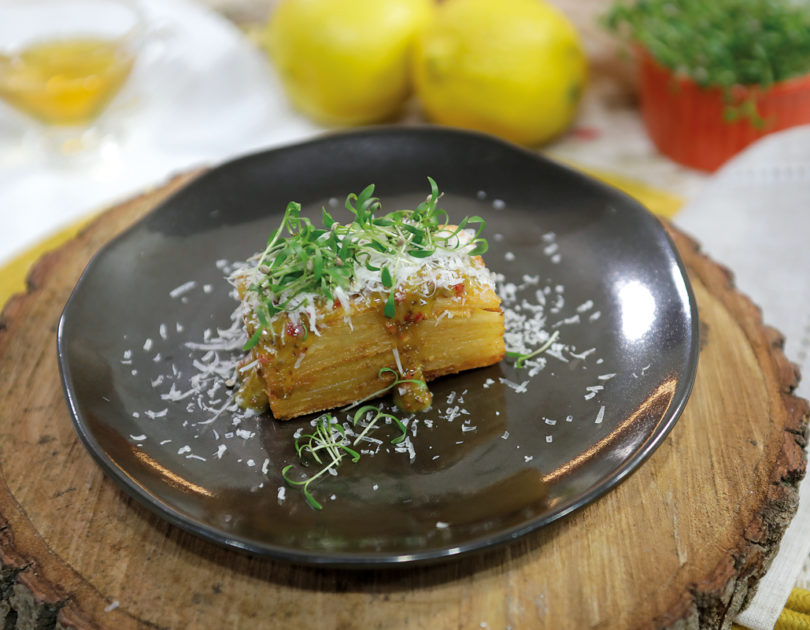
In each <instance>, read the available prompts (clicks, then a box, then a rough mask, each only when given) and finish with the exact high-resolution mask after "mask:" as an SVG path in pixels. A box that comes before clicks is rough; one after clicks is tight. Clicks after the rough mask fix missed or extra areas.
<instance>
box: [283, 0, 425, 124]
mask: <svg viewBox="0 0 810 630" xmlns="http://www.w3.org/2000/svg"><path fill="white" fill-rule="evenodd" d="M431 9H432V2H431V0H281V2H280V3H279V4H278V6H277V7H276V9H275V10H274V12H273V13H272V15H271V16H270V21H269V23H268V40H267V44H268V48H269V51H270V55H271V57H272V59H273V60H274V62H275V64H276V67H277V68H278V70H279V74H280V75H281V79H282V82H283V84H284V86H285V88H286V90H287V92H288V94H289V96H290V98H291V100H292V101H293V103H294V104H295V105H296V106H297V107H298V108H299V109H301V110H302V111H303V112H304V113H306V114H308V115H309V116H311V117H312V118H314V119H316V120H318V121H320V122H323V123H326V124H338V125H353V124H362V123H370V122H377V121H380V120H384V119H386V118H390V117H392V116H394V115H395V114H396V113H397V112H398V111H399V109H400V107H401V106H402V104H403V103H404V102H405V100H406V99H407V98H408V96H409V94H410V92H411V81H410V57H411V47H412V45H413V39H414V37H415V33H416V30H417V29H418V28H419V27H420V26H421V25H422V24H423V23H424V22H425V21H426V20H427V18H428V16H429V14H430V11H431Z"/></svg>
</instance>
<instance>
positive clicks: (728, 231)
mask: <svg viewBox="0 0 810 630" xmlns="http://www.w3.org/2000/svg"><path fill="white" fill-rule="evenodd" d="M675 222H676V224H677V225H679V226H680V227H682V228H683V229H684V230H686V231H687V232H689V233H690V234H692V235H693V236H695V237H696V238H697V239H698V240H699V241H700V242H701V243H702V244H703V247H704V250H705V251H706V252H707V253H708V254H709V255H710V256H711V257H712V258H714V259H715V260H718V261H719V262H721V263H723V264H725V265H727V266H729V267H730V268H731V269H732V270H733V271H734V274H735V277H736V284H737V287H738V288H739V289H740V290H741V291H742V292H743V293H746V294H747V295H748V296H750V297H751V298H752V299H753V300H754V302H755V303H757V304H758V305H759V306H760V307H761V308H762V309H763V313H762V314H763V319H764V320H765V323H766V324H769V325H771V326H774V327H775V328H777V329H778V330H780V331H781V332H782V333H783V334H784V335H785V337H786V342H785V354H786V356H787V357H788V359H790V360H791V361H793V362H795V363H797V364H798V365H799V367H800V369H801V370H802V374H803V375H804V379H803V380H802V381H801V383H800V384H799V388H798V390H797V392H796V393H797V394H798V395H799V396H802V397H804V398H810V126H808V127H797V128H795V129H791V130H788V131H784V132H781V133H779V134H774V135H771V136H766V137H765V138H763V139H762V140H760V141H759V142H757V143H755V144H754V145H752V146H751V147H749V148H748V149H747V150H746V151H744V152H743V153H741V154H740V155H738V156H737V157H735V158H734V159H733V160H732V161H730V162H729V163H728V164H727V165H725V166H724V167H723V168H722V169H721V170H720V171H719V172H718V174H717V175H716V176H715V177H714V178H712V179H711V180H709V182H708V183H707V184H706V186H705V188H704V189H703V190H702V191H701V192H700V193H699V194H698V196H697V197H696V198H695V199H694V201H692V202H690V203H689V204H688V206H687V207H685V208H684V209H683V210H682V211H681V212H680V213H679V214H678V215H677V216H676V218H675ZM808 552H810V484H808V482H807V480H805V481H803V482H802V483H801V486H800V501H799V511H798V513H797V514H796V516H795V518H794V519H793V521H792V522H791V524H790V527H789V528H788V530H787V533H786V534H785V536H784V538H783V540H782V543H781V545H780V548H779V553H778V555H777V556H776V559H775V560H774V561H773V564H772V565H771V567H770V569H769V570H768V572H767V574H766V575H765V577H764V578H763V579H762V580H761V581H760V583H759V586H758V588H757V593H756V595H755V597H754V599H753V601H752V602H751V603H750V604H749V605H748V607H747V608H746V610H744V611H743V612H742V614H741V615H739V617H738V618H737V620H736V621H737V623H739V624H740V625H744V626H746V627H748V628H752V629H754V630H771V628H773V626H774V623H775V622H776V619H777V617H778V616H779V613H780V612H781V611H782V609H783V607H784V605H785V602H786V601H787V598H788V595H789V594H790V591H791V588H792V587H793V586H794V585H795V584H796V582H797V578H801V579H800V584H802V583H805V584H806V583H807V581H808V576H807V575H802V564H803V562H804V560H805V559H806V558H807V557H808ZM802 580H803V581H804V582H802Z"/></svg>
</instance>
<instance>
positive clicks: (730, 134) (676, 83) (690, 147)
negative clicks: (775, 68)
mask: <svg viewBox="0 0 810 630" xmlns="http://www.w3.org/2000/svg"><path fill="white" fill-rule="evenodd" d="M639 61H640V63H639V72H640V77H639V78H640V90H641V115H642V118H643V120H644V125H645V127H646V128H647V132H648V133H649V135H650V138H652V141H653V142H654V143H655V146H656V147H658V150H659V151H661V153H663V154H664V155H667V156H669V157H670V158H672V159H673V160H675V161H676V162H679V163H681V164H685V165H686V166H690V167H692V168H697V169H701V170H704V171H715V170H717V168H719V167H720V166H721V165H722V164H723V163H724V162H726V161H727V160H728V159H729V158H731V157H732V156H733V155H735V154H736V153H738V152H739V151H741V150H742V149H744V148H745V147H746V146H748V145H749V144H751V143H752V142H754V141H755V140H757V139H758V138H761V137H762V136H764V135H766V134H768V133H772V132H774V131H780V130H782V129H787V128H788V127H795V126H796V125H803V124H810V74H808V75H804V76H801V77H797V78H795V79H789V80H786V81H782V82H780V83H776V84H774V85H772V86H771V87H770V88H768V89H762V88H759V87H757V86H751V87H748V86H738V87H737V88H735V89H734V90H732V94H731V97H732V100H733V103H734V104H736V105H739V104H740V103H744V102H746V101H747V100H748V99H750V98H753V99H754V102H755V103H756V106H757V112H758V113H759V116H760V118H761V121H762V124H761V125H760V126H757V125H755V124H754V122H753V121H752V120H751V118H750V117H747V116H741V117H739V118H738V119H737V120H735V121H733V122H729V121H727V120H726V118H725V112H726V109H727V108H728V103H727V100H726V96H725V93H724V92H723V90H722V89H720V88H703V87H700V86H698V85H697V84H696V83H695V82H694V81H692V80H691V79H688V78H681V77H676V76H674V75H673V74H672V72H671V71H670V70H669V69H667V68H664V67H663V66H661V65H660V64H658V63H657V62H656V61H655V60H653V59H652V57H651V56H650V55H649V54H647V53H646V52H645V51H642V52H641V53H640V55H639Z"/></svg>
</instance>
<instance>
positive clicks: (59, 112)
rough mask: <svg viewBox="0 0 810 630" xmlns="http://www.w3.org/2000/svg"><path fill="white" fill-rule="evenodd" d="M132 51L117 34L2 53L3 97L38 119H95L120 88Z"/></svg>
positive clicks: (71, 122)
mask: <svg viewBox="0 0 810 630" xmlns="http://www.w3.org/2000/svg"><path fill="white" fill-rule="evenodd" d="M133 61H134V57H133V56H132V55H131V54H129V53H128V52H127V51H126V50H122V49H121V47H120V45H119V43H118V42H116V41H114V40H105V39H102V38H98V37H74V38H66V39H55V40H51V41H44V42H41V43H38V44H33V45H31V46H28V47H27V48H25V49H24V50H22V51H21V52H19V53H18V54H16V55H15V56H14V57H12V58H0V98H2V99H3V100H5V101H6V102H7V103H8V104H10V105H12V106H14V107H15V108H16V109H18V110H20V111H22V112H24V113H26V114H28V115H29V116H32V117H34V118H36V119H37V120H39V121H40V122H43V123H46V124H51V125H83V124H87V123H90V122H92V121H93V120H94V119H95V118H96V117H97V116H98V115H99V114H101V112H102V111H104V108H105V107H106V106H107V104H108V103H109V102H110V101H111V100H112V99H113V97H114V96H115V95H116V94H117V93H118V91H119V90H120V89H121V86H122V85H123V84H124V82H125V81H126V79H127V77H128V76H129V73H130V71H131V70H132V64H133Z"/></svg>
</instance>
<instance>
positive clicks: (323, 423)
mask: <svg viewBox="0 0 810 630" xmlns="http://www.w3.org/2000/svg"><path fill="white" fill-rule="evenodd" d="M368 418H370V419H369V420H368V421H367V422H366V424H365V426H364V427H363V430H362V431H361V432H360V433H359V434H357V436H356V437H355V439H354V441H351V443H350V440H349V437H348V436H347V434H346V429H344V428H343V425H342V424H340V422H338V420H337V419H336V418H335V416H333V415H332V414H330V413H326V414H324V415H322V416H321V417H319V418H318V419H317V420H316V422H315V428H314V431H313V432H312V433H307V434H304V435H302V436H301V437H299V438H298V439H296V441H295V451H296V453H297V454H298V457H299V459H300V460H301V462H302V463H303V464H304V465H307V464H308V460H310V459H311V460H313V461H314V462H315V463H317V464H318V465H320V466H321V469H320V470H319V471H318V472H317V473H315V474H314V475H312V476H310V477H307V478H305V479H292V478H290V476H289V475H288V473H289V471H290V469H291V468H292V467H293V465H292V464H289V465H287V466H285V467H284V468H283V469H282V471H281V476H282V478H283V479H284V481H286V482H287V483H288V484H290V485H292V486H300V487H301V488H302V490H303V492H304V497H305V498H306V500H307V503H309V504H310V505H311V506H312V507H313V508H314V509H316V510H321V509H323V505H321V503H319V502H318V500H317V499H315V497H314V496H313V495H312V492H311V491H310V489H309V487H310V485H311V484H312V483H313V482H315V481H317V480H318V479H320V478H321V477H323V476H324V475H326V474H327V473H329V474H337V473H336V472H331V471H335V470H336V469H337V466H338V465H339V464H340V462H341V461H342V460H343V459H344V458H345V457H350V458H351V460H352V462H353V463H356V462H357V461H359V459H360V452H359V451H357V450H355V449H354V448H352V447H355V446H357V445H358V444H359V443H360V442H361V441H362V440H363V439H365V438H366V436H367V435H368V433H369V431H371V430H372V429H373V428H376V426H377V424H378V423H379V421H380V420H386V419H387V420H390V421H391V422H393V423H394V424H395V425H396V426H397V428H398V429H399V430H400V435H399V436H397V437H395V438H394V439H393V440H391V444H399V443H400V442H402V441H403V440H404V439H405V437H406V435H407V428H406V427H405V425H404V424H403V423H402V422H401V421H400V420H399V418H397V417H396V416H393V415H391V414H390V413H385V412H383V411H381V410H380V408H379V407H375V406H374V405H365V406H363V407H360V409H358V410H357V411H356V412H355V414H354V417H353V419H352V426H353V427H354V428H357V426H358V425H359V424H360V422H361V421H362V420H363V419H368Z"/></svg>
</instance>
